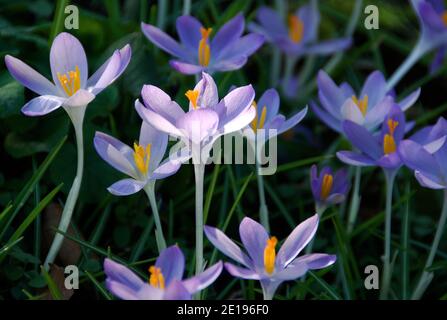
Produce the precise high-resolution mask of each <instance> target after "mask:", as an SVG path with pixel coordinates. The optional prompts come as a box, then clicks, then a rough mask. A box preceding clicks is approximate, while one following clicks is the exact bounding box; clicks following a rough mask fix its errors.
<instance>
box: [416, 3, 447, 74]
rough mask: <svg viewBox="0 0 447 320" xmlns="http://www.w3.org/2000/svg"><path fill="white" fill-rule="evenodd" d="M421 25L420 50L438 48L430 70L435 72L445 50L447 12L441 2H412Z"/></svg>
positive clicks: (446, 45) (442, 59)
mask: <svg viewBox="0 0 447 320" xmlns="http://www.w3.org/2000/svg"><path fill="white" fill-rule="evenodd" d="M412 4H413V7H414V9H415V11H416V14H417V16H418V18H419V23H420V25H421V32H422V36H421V41H422V50H425V51H430V50H433V49H436V48H438V51H437V53H436V55H435V58H434V59H433V62H432V64H431V67H430V70H431V71H435V70H437V69H438V68H439V67H440V66H441V64H442V62H443V61H444V58H445V54H446V50H447V11H446V8H445V6H444V1H443V0H412Z"/></svg>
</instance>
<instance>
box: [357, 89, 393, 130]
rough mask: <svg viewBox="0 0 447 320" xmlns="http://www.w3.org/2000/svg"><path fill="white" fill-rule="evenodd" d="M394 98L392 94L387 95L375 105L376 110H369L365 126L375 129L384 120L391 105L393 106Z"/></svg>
mask: <svg viewBox="0 0 447 320" xmlns="http://www.w3.org/2000/svg"><path fill="white" fill-rule="evenodd" d="M393 103H394V99H393V98H392V97H391V96H386V97H385V98H384V99H382V101H380V102H379V103H378V104H377V105H376V106H375V107H374V110H371V111H369V112H368V113H367V114H366V117H365V124H364V126H365V127H366V128H367V129H368V130H374V129H376V128H377V126H378V125H379V124H380V123H382V122H383V119H384V118H385V117H386V115H387V114H388V113H389V112H390V110H391V107H392V106H393Z"/></svg>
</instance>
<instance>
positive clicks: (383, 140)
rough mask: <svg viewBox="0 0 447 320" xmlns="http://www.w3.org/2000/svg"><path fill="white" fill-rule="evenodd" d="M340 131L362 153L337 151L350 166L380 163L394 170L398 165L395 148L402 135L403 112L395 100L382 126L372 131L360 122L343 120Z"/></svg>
mask: <svg viewBox="0 0 447 320" xmlns="http://www.w3.org/2000/svg"><path fill="white" fill-rule="evenodd" d="M342 127H343V132H344V133H345V135H346V137H347V138H348V139H349V141H350V142H351V143H352V145H353V146H354V147H356V148H357V149H358V150H360V152H361V153H357V152H353V151H339V152H337V157H338V158H339V159H340V160H341V161H343V162H344V163H347V164H350V165H353V166H379V167H382V168H384V169H385V170H387V171H394V170H397V169H398V168H399V167H400V166H401V165H402V161H401V160H400V157H399V154H398V152H397V148H398V147H399V144H400V142H401V141H402V138H403V137H404V135H405V116H404V114H403V112H402V110H401V107H400V106H398V105H397V104H394V105H393V106H392V108H391V110H390V112H389V113H388V115H387V116H386V118H385V119H384V120H383V125H382V130H381V132H379V133H378V134H376V135H374V134H372V133H370V132H369V131H368V130H367V129H366V128H364V127H363V126H361V125H359V124H357V123H355V122H352V121H349V120H345V121H344V122H343V125H342Z"/></svg>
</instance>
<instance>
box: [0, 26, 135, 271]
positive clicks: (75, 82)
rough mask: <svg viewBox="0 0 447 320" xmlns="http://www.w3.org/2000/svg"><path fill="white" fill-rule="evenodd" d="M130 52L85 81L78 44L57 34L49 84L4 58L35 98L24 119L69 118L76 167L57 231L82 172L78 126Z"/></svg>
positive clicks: (58, 239)
mask: <svg viewBox="0 0 447 320" xmlns="http://www.w3.org/2000/svg"><path fill="white" fill-rule="evenodd" d="M130 56H131V49H130V46H129V45H126V46H124V47H123V48H122V49H120V50H116V51H115V52H114V53H113V55H112V56H111V57H110V58H109V59H108V60H107V61H106V62H105V63H104V64H103V65H102V66H101V67H100V68H99V69H98V70H97V71H96V72H95V73H94V74H93V75H92V76H91V77H90V78H89V77H88V64H87V57H86V54H85V51H84V48H83V47H82V44H81V43H80V42H79V40H78V39H76V38H75V37H74V36H72V35H71V34H69V33H66V32H62V33H60V34H59V35H58V36H57V37H56V38H55V39H54V41H53V44H52V45H51V50H50V66H51V73H52V77H53V83H52V82H51V81H49V80H48V79H46V78H45V77H44V76H42V75H41V74H40V73H38V72H37V71H36V70H34V69H33V68H31V67H30V66H28V65H27V64H25V63H24V62H22V61H20V60H19V59H17V58H14V57H12V56H10V55H6V57H5V63H6V67H7V68H8V70H9V72H10V73H11V75H12V76H13V77H14V78H15V79H16V80H17V81H19V82H20V83H21V84H23V85H24V86H25V87H27V88H28V89H30V90H31V91H34V92H35V93H37V94H38V95H39V96H38V97H37V98H34V99H32V100H31V101H29V102H28V103H26V104H25V106H23V108H22V112H23V113H24V114H25V115H27V116H41V115H45V114H47V113H50V112H52V111H54V110H56V109H58V108H60V107H62V108H64V109H65V111H66V112H67V113H68V116H69V117H70V119H71V121H72V123H73V126H74V129H75V133H76V141H77V152H78V164H77V170H76V177H75V179H74V181H73V185H72V187H71V189H70V192H69V194H68V198H67V201H66V203H65V206H64V210H63V212H62V217H61V220H60V223H59V226H58V229H59V230H60V231H62V232H66V231H67V228H68V225H69V223H70V220H71V216H72V213H73V209H74V207H75V204H76V201H77V198H78V195H79V190H80V187H81V181H82V173H83V169H84V143H83V130H82V125H83V122H84V114H85V109H86V108H87V105H88V104H89V103H90V102H91V101H92V100H93V99H94V98H95V96H96V95H97V94H99V93H100V92H101V91H102V90H104V89H105V88H106V87H107V86H109V85H110V84H112V83H113V82H114V81H115V80H116V79H117V78H118V77H119V76H120V75H121V74H122V73H123V72H124V70H125V69H126V67H127V65H128V64H129V61H130ZM63 239H64V236H63V235H62V234H61V233H57V234H56V235H55V237H54V240H53V243H52V244H51V247H50V250H49V252H48V255H47V258H46V259H45V263H44V266H45V268H49V264H50V263H52V262H53V261H54V259H55V258H56V255H57V253H58V252H59V249H60V247H61V245H62V241H63Z"/></svg>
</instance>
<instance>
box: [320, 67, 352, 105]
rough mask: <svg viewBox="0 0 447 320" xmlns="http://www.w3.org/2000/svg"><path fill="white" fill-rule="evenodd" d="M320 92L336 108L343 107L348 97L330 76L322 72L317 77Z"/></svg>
mask: <svg viewBox="0 0 447 320" xmlns="http://www.w3.org/2000/svg"><path fill="white" fill-rule="evenodd" d="M317 83H318V90H319V92H321V94H323V95H324V96H325V98H326V99H327V100H328V101H332V103H333V104H334V105H336V106H341V105H342V104H343V103H344V102H345V100H346V97H345V96H344V93H343V91H342V90H340V88H339V87H337V85H336V84H335V83H334V81H333V80H332V79H331V78H330V77H329V75H328V74H327V73H326V72H324V71H323V70H320V71H319V72H318V76H317Z"/></svg>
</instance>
